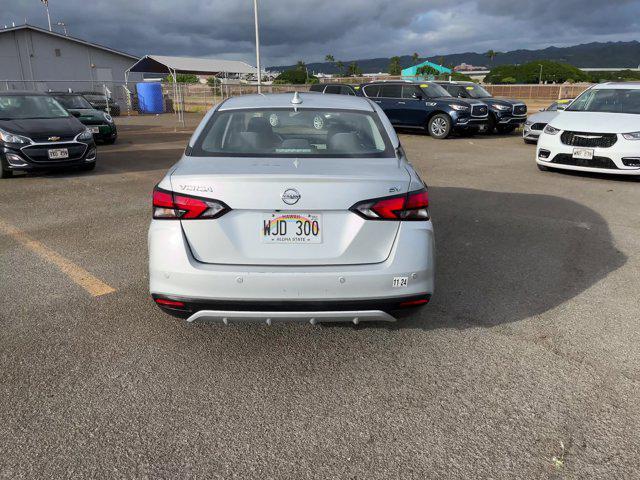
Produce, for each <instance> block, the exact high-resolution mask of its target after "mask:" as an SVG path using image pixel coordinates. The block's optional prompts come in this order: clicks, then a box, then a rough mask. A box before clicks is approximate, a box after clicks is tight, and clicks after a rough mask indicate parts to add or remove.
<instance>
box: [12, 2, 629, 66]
mask: <svg viewBox="0 0 640 480" xmlns="http://www.w3.org/2000/svg"><path fill="white" fill-rule="evenodd" d="M6 1H7V0H5V2H6ZM3 3H4V2H3ZM9 3H10V5H9V6H6V5H5V6H3V8H2V9H1V10H0V24H11V22H16V24H21V23H23V22H24V19H25V18H26V19H27V21H28V22H29V23H31V24H36V25H40V26H44V25H45V24H46V17H45V15H44V8H43V7H42V5H41V3H40V2H38V1H37V0H11V1H10V2H9ZM260 8H261V42H262V46H263V48H262V55H263V57H264V62H265V64H267V65H276V64H283V63H292V62H295V61H296V60H298V59H304V60H306V61H307V62H311V61H319V60H322V59H323V58H324V55H325V54H327V53H332V54H333V55H334V56H335V57H336V58H340V59H343V60H350V59H354V58H372V57H381V56H389V55H396V54H411V53H412V52H414V51H417V52H418V53H420V54H421V55H424V56H431V55H437V54H448V53H457V52H465V51H486V50H487V49H489V48H492V49H496V50H502V51H506V50H513V49H517V48H540V47H546V46H549V45H558V46H565V45H572V44H576V43H585V42H590V41H608V40H632V39H637V32H639V31H640V20H639V19H640V2H639V1H638V0H617V1H611V0H609V1H602V0H600V1H593V0H563V1H557V0H536V1H530V0H526V1H525V0H518V1H513V0H458V1H457V2H450V1H447V0H393V1H391V0H349V1H344V0H322V1H317V0H314V1H311V0H260ZM50 9H51V14H52V17H53V20H54V24H55V23H56V22H57V21H60V20H62V21H64V22H65V23H67V24H68V25H69V29H70V32H71V34H72V35H74V36H77V37H80V38H84V39H87V40H89V41H93V42H96V43H101V44H104V45H108V46H110V47H112V48H115V49H118V50H123V51H126V52H130V53H133V54H137V55H144V54H147V53H157V54H166V55H184V56H209V57H223V58H240V59H243V60H246V61H249V62H251V63H253V58H254V57H253V56H254V52H253V41H254V38H253V34H254V33H253V2H252V1H251V0H233V1H229V0H206V1H205V0H154V1H141V0H110V1H107V0H102V1H97V0H96V1H92V2H88V1H86V0H50Z"/></svg>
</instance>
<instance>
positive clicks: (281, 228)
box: [260, 212, 322, 245]
mask: <svg viewBox="0 0 640 480" xmlns="http://www.w3.org/2000/svg"><path fill="white" fill-rule="evenodd" d="M260 236H261V238H262V242H263V243H280V244H287V245H291V244H296V243H298V244H308V243H322V215H318V214H311V213H280V212H278V213H267V214H264V215H263V216H262V222H261V223H260Z"/></svg>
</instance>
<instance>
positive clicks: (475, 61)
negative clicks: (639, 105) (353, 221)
mask: <svg viewBox="0 0 640 480" xmlns="http://www.w3.org/2000/svg"><path fill="white" fill-rule="evenodd" d="M336 60H338V58H337V57H336ZM425 60H429V61H431V62H435V63H438V64H442V65H448V66H455V65H460V64H461V63H466V64H470V65H476V66H486V67H488V68H489V69H490V68H491V67H493V66H496V65H505V64H522V63H527V62H531V61H534V60H553V61H556V62H564V63H570V64H571V65H574V66H576V67H582V68H586V67H591V68H598V67H601V68H637V67H639V66H640V42H638V41H636V40H634V41H631V42H606V43H599V42H594V43H585V44H582V45H575V46H572V47H548V48H544V49H541V50H512V51H510V52H498V53H497V55H496V57H495V58H494V59H493V60H490V59H489V58H488V57H487V55H486V53H475V52H466V53H455V54H450V55H433V56H430V57H420V59H419V60H418V63H420V62H423V61H425ZM352 62H356V63H357V64H358V66H359V67H360V69H362V71H363V72H364V73H378V72H386V71H387V70H388V69H389V62H390V58H388V57H380V58H368V59H357V60H342V63H343V64H344V65H345V68H346V66H347V65H349V64H350V63H352ZM400 64H401V65H402V68H405V67H409V66H411V65H414V61H413V59H412V57H411V55H403V56H400ZM291 68H295V65H280V66H273V67H269V68H268V70H271V71H284V70H289V69H291ZM307 68H308V69H309V72H314V73H338V68H337V67H336V65H335V63H333V62H315V63H308V64H307Z"/></svg>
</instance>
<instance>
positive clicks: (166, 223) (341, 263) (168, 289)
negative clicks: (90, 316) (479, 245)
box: [149, 94, 434, 324]
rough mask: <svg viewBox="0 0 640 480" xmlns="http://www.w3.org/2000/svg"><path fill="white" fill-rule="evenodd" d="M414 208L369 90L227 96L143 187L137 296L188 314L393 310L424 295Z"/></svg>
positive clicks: (346, 314)
mask: <svg viewBox="0 0 640 480" xmlns="http://www.w3.org/2000/svg"><path fill="white" fill-rule="evenodd" d="M276 118H277V121H275V120H274V119H276ZM428 206H429V202H428V195H427V189H426V186H425V184H424V182H423V181H422V180H421V179H420V177H419V176H418V174H417V173H416V172H415V170H414V169H413V167H412V166H411V165H410V164H409V162H408V161H407V159H406V158H405V155H404V151H403V149H402V147H401V146H400V143H399V140H398V137H397V135H396V134H395V132H394V130H393V127H392V126H391V124H390V123H389V121H388V119H387V117H386V116H385V114H384V113H383V112H382V110H381V109H380V108H379V107H378V106H377V105H376V104H375V103H374V102H372V101H371V100H369V99H366V98H360V97H349V96H334V95H317V94H300V95H298V94H277V95H264V96H257V95H252V96H244V97H237V98H231V99H229V100H226V101H225V102H223V103H222V104H220V105H218V106H217V107H216V108H214V109H213V110H212V111H210V112H209V113H208V114H207V115H206V116H205V118H204V119H203V120H202V122H201V124H200V125H199V127H198V128H197V130H196V131H195V133H194V134H193V136H192V138H191V140H190V142H189V145H188V147H187V149H186V151H185V154H184V156H183V157H182V159H181V160H180V161H179V162H178V163H177V164H176V165H175V166H173V167H172V168H171V169H170V170H169V172H168V173H167V175H166V176H165V177H164V179H163V180H162V181H161V182H160V183H159V184H158V186H157V187H156V189H155V190H154V193H153V220H152V221H151V227H150V230H149V270H150V290H151V294H152V296H153V299H154V300H155V302H156V304H157V305H158V306H160V307H161V308H162V309H163V310H165V311H166V312H167V313H171V314H174V315H176V316H180V317H185V318H187V319H188V320H189V321H215V322H222V323H225V324H228V323H233V322H244V321H260V322H263V323H265V322H266V323H267V324H271V323H272V322H276V321H280V320H293V321H302V322H310V323H316V322H324V321H349V322H353V323H356V324H357V323H359V322H364V321H380V320H382V321H394V320H395V317H394V315H393V314H394V312H395V311H396V310H399V309H404V308H409V307H417V306H421V305H424V304H426V303H428V302H429V299H430V298H431V295H432V293H433V289H434V236H433V227H432V225H431V221H430V218H429V210H428Z"/></svg>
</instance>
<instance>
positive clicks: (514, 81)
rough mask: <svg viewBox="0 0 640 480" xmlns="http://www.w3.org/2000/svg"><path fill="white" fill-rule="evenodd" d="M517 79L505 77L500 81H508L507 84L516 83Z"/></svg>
mask: <svg viewBox="0 0 640 480" xmlns="http://www.w3.org/2000/svg"><path fill="white" fill-rule="evenodd" d="M516 81H517V80H516V79H515V78H513V77H504V78H503V79H502V80H501V81H500V82H499V83H507V84H513V83H516Z"/></svg>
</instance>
